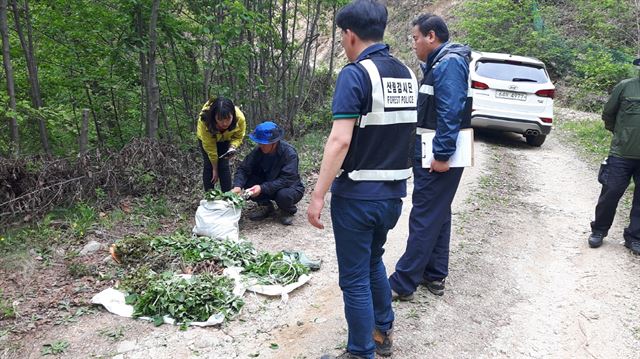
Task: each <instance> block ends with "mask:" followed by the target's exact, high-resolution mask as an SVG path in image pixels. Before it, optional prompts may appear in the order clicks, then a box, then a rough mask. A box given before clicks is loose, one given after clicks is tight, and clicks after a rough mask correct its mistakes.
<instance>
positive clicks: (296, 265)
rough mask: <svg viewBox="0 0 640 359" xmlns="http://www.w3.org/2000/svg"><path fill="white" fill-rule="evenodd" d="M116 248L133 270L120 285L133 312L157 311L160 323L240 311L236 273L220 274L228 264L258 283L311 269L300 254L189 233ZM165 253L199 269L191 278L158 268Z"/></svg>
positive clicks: (285, 280) (129, 241)
mask: <svg viewBox="0 0 640 359" xmlns="http://www.w3.org/2000/svg"><path fill="white" fill-rule="evenodd" d="M114 250H115V253H116V254H117V255H118V256H119V257H120V259H121V260H122V261H123V263H125V264H127V267H128V269H129V270H130V272H129V273H128V274H127V275H125V276H124V278H123V279H122V280H121V281H120V285H119V287H120V288H122V289H123V290H125V291H127V292H128V293H129V295H128V296H127V297H126V299H127V303H128V304H132V305H133V306H134V316H136V317H139V316H149V317H152V318H153V319H154V323H155V324H156V325H160V324H162V323H163V322H164V320H163V316H165V315H168V316H170V317H171V318H173V319H175V320H176V322H177V323H179V324H182V325H183V326H185V325H187V324H188V323H189V322H192V321H206V320H207V319H209V317H210V316H211V315H213V314H217V313H222V314H223V315H224V316H225V319H229V318H231V317H233V316H234V315H236V314H237V313H238V312H239V310H240V309H241V308H242V306H243V304H244V302H243V301H242V299H241V298H239V297H236V296H235V295H234V294H233V287H234V282H233V280H232V279H230V278H228V277H225V276H219V275H216V274H217V273H219V272H220V271H221V270H222V268H223V267H225V268H226V267H233V266H241V267H243V268H244V270H243V272H242V274H243V275H245V276H247V277H249V278H254V279H257V281H258V283H259V284H279V285H287V284H291V283H294V282H296V281H297V280H298V279H299V278H300V276H301V275H303V274H307V273H309V269H308V268H307V267H306V266H304V265H303V264H301V263H300V261H299V260H298V259H297V258H295V257H292V256H289V255H285V254H283V253H282V252H278V253H275V254H272V253H268V252H258V251H257V250H256V249H255V248H254V247H253V245H252V244H251V242H234V241H229V240H214V239H211V238H207V237H190V236H187V235H184V234H174V235H171V236H156V237H143V236H138V237H131V238H125V239H123V240H121V241H118V242H116V243H115V249H114ZM160 258H165V259H167V260H170V261H172V262H173V263H175V262H176V261H177V262H179V263H180V264H181V266H182V269H183V271H186V272H190V273H198V274H196V275H193V276H192V277H190V278H189V279H186V278H184V277H182V276H179V275H176V274H175V273H174V272H173V271H174V270H175V269H174V268H175V266H173V268H171V270H170V271H167V272H164V273H162V274H158V273H160V272H161V271H162V269H158V268H160V267H159V266H158V265H157V264H158V263H157V262H158V260H159V259H160ZM147 261H148V262H147ZM131 263H136V264H137V265H136V266H135V267H134V266H131V265H129V264H131ZM208 272H213V273H208Z"/></svg>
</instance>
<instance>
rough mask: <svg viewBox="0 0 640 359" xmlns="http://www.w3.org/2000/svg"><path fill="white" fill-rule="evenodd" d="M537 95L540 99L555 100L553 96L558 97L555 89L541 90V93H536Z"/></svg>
mask: <svg viewBox="0 0 640 359" xmlns="http://www.w3.org/2000/svg"><path fill="white" fill-rule="evenodd" d="M536 95H538V96H540V97H549V98H553V96H555V95H556V90H554V89H548V90H539V91H537V92H536Z"/></svg>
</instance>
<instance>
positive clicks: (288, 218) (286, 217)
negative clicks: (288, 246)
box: [280, 211, 293, 226]
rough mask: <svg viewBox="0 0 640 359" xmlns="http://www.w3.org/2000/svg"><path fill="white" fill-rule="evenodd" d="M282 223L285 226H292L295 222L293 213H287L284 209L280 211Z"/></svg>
mask: <svg viewBox="0 0 640 359" xmlns="http://www.w3.org/2000/svg"><path fill="white" fill-rule="evenodd" d="M280 223H282V224H283V225H285V226H290V225H292V224H293V213H287V212H284V211H280Z"/></svg>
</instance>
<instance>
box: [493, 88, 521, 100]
mask: <svg viewBox="0 0 640 359" xmlns="http://www.w3.org/2000/svg"><path fill="white" fill-rule="evenodd" d="M496 97H497V98H506V99H507V100H518V101H527V94H526V93H523V92H513V91H500V90H497V91H496Z"/></svg>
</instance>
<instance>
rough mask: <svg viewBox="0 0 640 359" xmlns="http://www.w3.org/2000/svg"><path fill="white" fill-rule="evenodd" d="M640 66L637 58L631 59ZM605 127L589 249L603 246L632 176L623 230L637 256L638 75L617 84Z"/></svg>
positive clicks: (639, 206)
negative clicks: (607, 136)
mask: <svg viewBox="0 0 640 359" xmlns="http://www.w3.org/2000/svg"><path fill="white" fill-rule="evenodd" d="M633 64H634V65H636V66H640V58H638V59H636V60H635V61H634V62H633ZM602 120H603V121H604V127H605V128H606V129H607V130H609V131H611V132H612V133H613V138H612V140H611V148H610V149H609V157H608V158H607V159H606V160H605V161H604V162H603V163H602V165H601V166H600V172H599V173H598V182H600V183H601V184H602V191H601V192H600V197H599V198H598V204H597V206H596V217H595V219H594V221H593V222H591V235H589V239H588V243H589V246H590V247H591V248H598V247H600V246H601V245H602V242H603V239H604V237H606V236H607V234H609V229H610V228H611V225H612V223H613V218H614V217H615V215H616V208H617V207H618V202H619V201H620V198H621V197H622V195H624V192H625V191H626V190H627V187H629V182H630V181H631V178H633V182H634V183H635V184H636V186H635V191H634V192H633V202H632V204H631V213H630V215H629V226H628V227H627V228H625V229H624V233H623V238H624V245H625V247H627V248H629V250H630V251H631V253H633V254H636V255H640V76H636V77H633V78H630V79H626V80H623V81H621V82H620V83H619V84H617V85H616V86H615V87H614V88H613V91H611V96H610V97H609V100H608V101H607V103H606V104H605V105H604V110H603V111H602Z"/></svg>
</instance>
